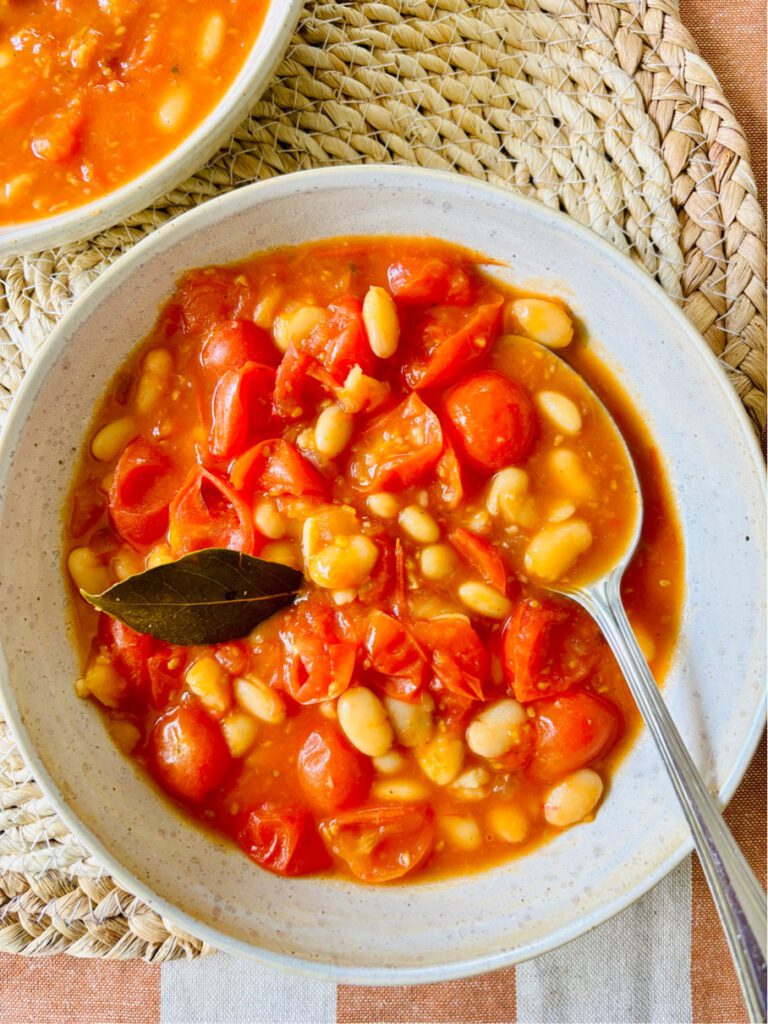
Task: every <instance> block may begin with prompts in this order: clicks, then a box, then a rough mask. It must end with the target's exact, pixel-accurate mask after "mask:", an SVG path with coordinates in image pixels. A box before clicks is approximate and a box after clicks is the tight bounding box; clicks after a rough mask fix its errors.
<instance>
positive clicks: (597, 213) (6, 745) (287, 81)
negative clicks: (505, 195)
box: [0, 0, 766, 961]
mask: <svg viewBox="0 0 768 1024" xmlns="http://www.w3.org/2000/svg"><path fill="white" fill-rule="evenodd" d="M273 2H275V3H278V2H279V0H273ZM359 162H399V163H409V164H417V165H420V166H424V167H437V168H443V169H452V170H455V171H458V172H461V173H463V174H470V175H473V176H475V177H478V178H482V179H485V180H488V181H492V182H495V183H498V184H502V185H506V186H508V187H510V188H513V189H516V190H518V191H520V192H522V193H524V194H526V195H529V196H533V197H535V198H537V199H539V200H541V201H542V202H544V203H546V204H547V205H548V206H551V207H555V208H558V207H559V208H560V209H562V210H565V211H566V212H567V213H569V214H570V215H571V216H572V217H575V218H576V219H577V220H579V221H581V222H582V223H584V224H587V225H588V226H589V227H591V228H592V229H593V230H595V231H596V232H597V233H598V234H600V235H602V236H603V237H604V238H607V239H608V240H609V241H611V242H612V243H613V244H614V245H615V246H616V247H617V248H619V249H621V250H622V251H623V252H626V253H628V254H629V255H630V256H631V257H632V258H633V259H634V260H636V261H637V262H638V263H640V264H642V266H644V267H645V268H646V269H647V271H648V273H649V274H651V275H652V276H654V277H655V278H656V279H657V280H658V281H659V282H660V283H661V285H662V286H663V287H664V288H665V289H666V291H667V292H668V293H669V294H670V295H672V296H673V297H674V298H675V299H676V300H677V301H679V302H680V303H681V304H682V306H683V308H684V309H685V311H686V313H687V314H688V316H689V317H690V319H691V320H692V321H693V323H694V324H695V325H696V326H697V327H698V328H699V330H700V331H701V332H702V334H703V335H704V337H705V338H706V339H707V341H708V342H709V344H710V345H711V347H712V349H713V350H714V351H715V353H716V354H717V355H718V356H719V357H720V359H721V360H722V362H723V364H724V365H725V367H726V368H727V370H728V373H729V375H730V378H731V380H732V381H733V384H734V387H735V388H736V390H737V392H738V394H739V395H740V397H741V399H742V401H743V402H744V405H745V407H746V409H747V411H748V412H749V415H750V416H751V418H752V421H753V422H754V424H755V427H756V429H757V430H761V429H764V427H765V408H766V406H765V225H764V220H763V216H762V213H761V211H760V207H759V205H758V203H757V199H756V189H755V182H754V179H753V175H752V171H751V169H750V166H749V153H748V147H747V144H746V141H745V138H744V134H743V132H742V130H741V128H740V126H739V124H738V122H737V121H736V120H735V118H734V116H733V113H732V111H731V109H730V107H729V105H728V103H727V101H726V100H725V98H724V96H723V94H722V92H721V90H720V87H719V85H718V82H717V80H716V78H715V76H714V75H713V73H712V71H711V69H710V68H709V66H708V65H707V64H706V63H705V62H704V61H703V60H702V59H701V57H700V56H699V54H698V51H697V48H696V44H695V43H694V41H693V39H692V38H691V36H690V35H689V34H688V32H687V30H686V29H685V28H684V27H683V25H682V24H681V22H680V21H679V18H678V12H677V6H676V4H675V2H674V0H640V2H638V0H631V2H618V0H608V2H601V3H593V2H589V0H477V2H469V0H379V2H369V3H366V2H355V3H353V2H322V0H309V2H308V3H307V5H306V8H305V11H304V14H303V17H302V20H301V23H300V25H299V28H298V30H297V33H296V35H295V37H294V39H293V41H292V44H291V48H290V50H289V51H288V53H287V55H286V57H285V59H284V60H283V62H282V64H281V65H280V68H279V70H278V73H277V76H276V78H275V80H274V82H273V84H272V87H271V88H270V89H269V90H268V91H267V92H266V93H265V95H264V96H263V98H262V99H261V100H260V102H259V103H257V104H256V106H255V107H254V109H253V111H252V113H251V116H250V117H249V119H248V120H247V121H245V122H244V123H243V124H242V125H241V126H240V128H239V129H238V130H237V132H236V133H235V135H234V137H233V138H232V140H231V141H230V143H229V144H228V145H227V146H226V147H225V148H224V149H222V150H221V151H220V152H219V153H218V154H217V155H216V157H215V158H214V159H213V160H212V161H211V162H210V163H209V164H208V165H207V166H206V167H205V168H204V169H203V170H202V171H201V172H200V173H199V174H197V175H195V177H193V178H191V179H189V180H188V181H187V182H185V183H184V184H183V185H182V186H180V187H179V188H178V189H176V190H175V191H174V192H172V193H171V194H170V195H168V196H166V197H165V198H164V199H163V200H162V201H161V202H159V203H157V204H156V205H155V206H154V207H152V208H150V209H147V210H145V211H143V212H142V213H140V214H137V215H136V216H135V217H133V218H131V219H130V220H129V221H127V222H126V223H124V224H121V225H119V226H118V227H116V228H113V229H112V230H109V231H106V232H104V233H103V234H101V235H99V236H98V237H96V238H95V239H93V240H91V241H90V242H83V243H80V244H78V245H72V246H68V247H67V248H66V249H59V250H53V251H48V252H45V253H41V254H39V255H35V256H27V257H23V258H15V259H6V260H5V261H2V262H0V316H1V317H2V326H0V418H1V417H3V416H4V414H5V411H6V410H7V408H8V406H9V404H10V400H11V397H12V395H13V392H14V391H15V390H16V388H17V387H18V385H19V383H20V381H21V379H22V377H23V375H24V372H25V371H26V369H27V367H28V366H29V364H30V362H31V360H32V359H33V358H34V354H35V351H36V350H37V348H38V346H39V345H40V343H41V342H42V341H43V339H44V338H45V337H46V335H47V334H48V332H49V331H50V329H51V328H52V326H53V325H54V324H55V323H56V321H57V320H58V318H59V317H60V316H61V315H62V313H64V311H65V310H66V309H67V308H68V307H69V306H70V305H71V303H72V301H73V299H75V298H76V297H77V296H78V295H79V294H81V293H82V292H83V290H84V289H85V288H87V287H88V285H89V284H90V283H91V282H92V281H93V280H94V279H95V278H96V277H97V276H98V274H99V273H100V271H102V270H103V269H104V268H105V267H106V266H107V265H108V264H109V263H111V262H112V261H113V260H114V259H115V258H116V257H117V256H119V255H120V253H121V252H123V251H125V250H126V249H127V248H129V247H130V246H131V245H132V244H133V243H134V242H136V241H137V240H138V239H140V238H141V237H143V236H144V235H145V234H147V233H148V232H150V231H151V230H152V229H153V228H154V227H156V226H157V225H158V224H160V223H161V222H162V221H164V220H166V219H167V218H169V217H172V216H175V215H176V214H178V213H181V212H183V211H184V210H187V209H189V208H190V207H192V206H195V205H197V204H198V203H200V202H203V201H204V200H206V199H208V198H210V197H211V196H214V195H216V194H217V193H220V192H221V191H224V190H227V189H230V188H232V187H236V186H238V185H241V184H245V183H247V182H251V181H254V180H257V179H262V178H268V177H271V176H273V175H276V174H283V173H285V172H288V171H296V170H301V169H304V168H309V167H318V166H325V165H329V164H339V163H359ZM340 231H343V225H340ZM0 950H3V951H14V952H23V953H27V954H29V955H43V954H52V953H59V952H64V951H66V952H69V953H72V954H74V955H77V956H99V957H108V958H114V959H125V958H131V957H143V958H144V959H147V960H153V961H159V960H164V959H169V958H174V957H180V956H188V955H195V954H198V953H200V952H204V951H205V947H204V946H203V944H202V943H200V942H198V941H197V940H196V939H193V938H192V937H191V936H189V935H186V934H184V933H181V932H180V931H179V930H178V929H177V928H175V927H173V926H172V925H171V924H169V923H168V922H166V921H164V920H162V919H161V918H160V917H159V916H158V915H157V914H155V913H154V912H153V911H151V910H150V909H149V908H148V907H147V906H146V905H144V904H143V903H142V902H141V901H140V900H138V899H136V898H135V897H133V896H131V895H130V894H129V893H127V892H125V891H124V890H122V889H121V888H119V887H118V886H117V885H116V883H115V882H114V881H113V880H112V879H110V878H109V877H108V876H106V875H105V874H104V873H103V872H102V871H100V869H99V866H98V864H96V863H95V862H94V861H93V860H92V858H91V857H90V856H89V854H88V852H87V851H86V850H84V849H83V848H82V847H81V846H80V844H79V843H78V842H77V841H76V840H75V839H74V837H73V836H72V835H71V834H70V833H69V832H68V831H67V829H66V828H65V827H64V825H63V824H62V823H61V821H60V820H59V819H58V818H57V816H56V815H55V814H54V813H53V811H52V809H51V807H50V806H49V804H48V803H47V801H46V800H45V798H44V797H43V796H42V795H41V793H40V790H39V789H38V787H37V786H36V784H35V782H34V781H33V779H32V778H31V776H30V774H29V772H28V770H27V769H26V768H25V766H24V764H23V762H22V760H21V757H20V756H19V754H18V751H17V750H16V748H15V747H14V745H13V742H12V740H11V739H10V736H9V735H8V732H7V730H6V729H5V727H4V726H3V724H2V721H1V720H0Z"/></svg>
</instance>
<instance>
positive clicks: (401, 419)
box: [349, 394, 443, 491]
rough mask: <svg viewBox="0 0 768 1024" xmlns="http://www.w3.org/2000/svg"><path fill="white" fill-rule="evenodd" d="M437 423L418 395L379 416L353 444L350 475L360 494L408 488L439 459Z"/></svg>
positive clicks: (439, 430) (440, 439)
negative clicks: (361, 492) (360, 491)
mask: <svg viewBox="0 0 768 1024" xmlns="http://www.w3.org/2000/svg"><path fill="white" fill-rule="evenodd" d="M442 449H443V432H442V429H441V427H440V421H439V420H438V418H437V416H435V414H434V413H433V412H432V410H431V409H430V408H429V407H428V406H426V405H425V404H424V402H422V400H421V399H420V398H419V396H418V395H415V394H413V395H409V396H408V398H406V399H405V401H403V402H401V403H400V405H398V406H396V408H394V409H392V410H390V412H386V413H384V414H383V415H382V416H378V417H377V418H376V419H375V420H373V422H372V423H370V424H369V425H368V426H367V427H366V428H365V430H363V432H362V434H360V436H359V437H358V439H357V441H356V442H355V443H354V444H353V445H352V449H351V452H350V459H349V476H350V478H351V480H352V483H353V484H354V485H355V486H356V487H359V488H360V490H362V491H371V490H382V489H395V488H398V487H400V488H403V487H409V486H410V485H411V484H414V483H416V482H417V481H418V480H419V479H421V477H422V476H424V474H425V473H426V472H427V471H428V470H429V469H431V468H432V466H434V464H435V463H436V462H437V460H438V459H439V458H440V453H441V452H442Z"/></svg>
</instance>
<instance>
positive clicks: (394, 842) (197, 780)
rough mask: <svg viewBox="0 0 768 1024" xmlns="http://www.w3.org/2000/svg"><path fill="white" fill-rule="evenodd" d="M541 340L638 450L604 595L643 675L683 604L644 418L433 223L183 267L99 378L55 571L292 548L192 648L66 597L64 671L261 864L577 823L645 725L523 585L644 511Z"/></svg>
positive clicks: (607, 547)
mask: <svg viewBox="0 0 768 1024" xmlns="http://www.w3.org/2000/svg"><path fill="white" fill-rule="evenodd" d="M537 339H540V340H542V341H544V342H546V344H545V345H543V344H536V343H535V342H536V340H537ZM555 348H557V354H555V351H554V349H555ZM560 357H562V359H564V360H566V361H567V362H568V363H570V364H571V365H572V366H573V367H574V368H576V369H577V370H578V371H579V372H580V373H581V374H582V375H583V377H584V378H585V379H586V380H588V381H589V382H590V384H591V385H592V386H593V387H594V388H595V389H596V391H597V392H598V394H599V395H600V396H601V397H602V399H603V400H604V402H605V404H606V406H607V407H608V408H609V409H610V411H611V412H612V414H613V415H614V416H615V417H616V419H617V421H618V423H619V425H620V427H621V429H622V431H623V433H624V435H625V437H626V439H627V441H628V443H629V446H630V448H631V451H632V454H633V456H634V459H635V462H636V466H637V471H638V475H639V479H640V484H641V489H642V493H643V499H644V506H645V515H644V521H643V530H642V537H641V541H640V545H639V548H638V551H637V554H636V556H635V558H634V560H633V562H632V565H631V566H630V568H629V570H628V572H627V574H626V578H625V581H624V587H623V596H624V601H625V606H626V608H627V612H628V615H629V617H630V620H631V622H632V624H633V628H634V629H635V631H636V635H637V637H638V640H639V642H640V644H641V647H642V648H643V650H644V652H645V653H646V655H647V657H648V659H649V662H650V664H651V666H652V669H653V671H654V673H655V675H656V678H657V679H658V680H659V681H661V679H662V678H663V676H664V674H665V672H666V670H667V668H668V666H669V663H670V661H671V658H672V654H673V651H674V646H675V640H676V636H677V631H678V627H679V621H680V612H681V604H682V593H683V547H682V539H681V535H680V529H679V525H678V522H677V518H676V515H675V510H674V506H673V503H672V499H671V495H670V492H669V488H668V485H667V482H666V479H665V475H664V470H663V466H662V463H661V459H660V457H659V454H658V451H657V449H656V448H655V445H654V443H653V439H652V438H651V437H650V436H649V434H648V431H647V429H646V427H645V425H644V423H643V420H642V417H641V415H640V413H639V412H638V411H637V410H636V409H634V408H633V406H632V404H631V403H630V401H629V400H628V398H627V396H626V394H625V393H624V391H623V390H622V389H621V387H620V385H619V384H618V383H617V381H616V380H615V378H614V377H613V376H612V375H611V373H610V371H609V370H608V369H607V368H606V367H605V366H604V365H603V364H602V363H601V362H600V361H599V360H598V359H597V357H596V356H595V353H594V351H593V349H592V347H591V346H590V344H589V341H588V339H587V338H585V337H584V336H583V334H582V333H581V332H580V330H579V328H578V326H576V325H574V323H573V321H572V318H571V317H570V314H569V313H568V310H567V309H566V307H565V306H564V305H563V303H562V302H561V301H560V300H558V299H547V298H546V297H544V296H533V295H528V294H526V293H523V292H521V291H519V290H516V289H514V288H510V287H507V286H502V285H500V284H499V282H498V281H496V280H494V279H493V278H492V277H489V276H486V275H484V274H482V273H480V272H479V270H478V268H477V260H476V258H475V257H474V256H473V255H472V254H469V253H466V252H464V251H462V250H460V249H457V248H455V247H452V246H448V245H446V244H444V243H439V242H433V241H423V240H415V239H394V238H393V239H369V240H360V239H341V240H335V241H332V242H326V243H320V244H313V245H307V246H302V247H300V248H296V249H285V250H276V251H273V252H268V253H264V254H261V255H258V256H255V257H254V258H253V259H251V260H248V261H246V262H244V263H241V264H238V265H232V266H227V267H210V268H206V269H203V270H195V271H191V272H190V273H188V274H186V275H185V276H184V277H183V278H182V279H181V280H180V282H179V284H178V286H177V289H176V292H175V294H174V296H173V297H172V299H171V301H170V302H169V303H168V305H167V306H166V307H165V308H164V309H163V310H162V312H161V314H160V316H159V319H158V321H157V324H156V326H155V328H154V330H153V332H152V334H151V336H150V337H149V338H148V339H147V340H146V342H145V343H144V344H143V345H142V346H140V348H139V350H138V351H137V352H136V353H134V354H133V355H132V356H131V357H130V358H129V360H128V361H127V363H126V364H125V366H124V367H123V369H122V370H121V371H120V373H119V374H118V375H117V376H116V378H115V380H114V382H113V384H112V386H111V388H110V391H109V393H108V394H107V396H106V397H105V399H104V401H103V403H102V405H101V407H100V409H99V410H98V412H97V414H96V417H95V420H94V422H93V424H92V427H91V431H90V442H89V447H88V450H87V451H86V452H85V454H84V456H83V459H82V462H81V465H80V467H79V469H78V471H77V475H76V479H75V482H74V486H73V490H72V494H71V496H70V501H69V505H68V513H67V515H68V518H67V528H66V548H67V550H68V552H69V554H68V566H69V572H70V575H71V577H72V579H73V581H74V583H75V585H76V588H77V587H80V588H82V589H83V590H85V591H87V592H90V593H97V592H100V591H101V590H104V589H106V587H107V586H109V585H111V584H112V583H114V582H116V581H117V580H119V579H124V578H126V577H127V576H130V575H133V574H135V573H139V572H141V571H143V570H144V569H145V568H151V567H153V566H157V565H162V564H164V563H167V562H168V561H170V560H172V559H174V558H178V557H181V556H183V555H185V554H187V553H189V552H191V551H195V550H199V549H201V548H206V547H229V548H235V549H237V550H242V551H245V552H246V553H248V554H252V555H258V556H260V557H261V558H263V559H266V560H269V561H275V562H282V563H284V564H288V565H293V566H294V567H296V568H299V569H301V570H302V572H303V573H304V577H305V587H304V588H303V589H302V591H301V593H300V596H299V598H298V599H297V600H296V601H295V603H294V604H293V605H292V606H290V607H288V608H285V609H284V610H282V611H280V612H278V613H277V614H275V615H274V616H272V617H271V618H269V619H267V620H266V621H264V622H262V623H261V624H260V625H259V626H258V627H257V628H256V629H255V630H254V631H253V632H252V633H251V634H250V635H249V636H247V637H245V638H239V639H237V638H236V639H233V640H232V641H230V642H227V643H221V644H216V645H208V646H200V647H179V646H174V645H171V644H168V643H163V642H161V641H159V640H156V639H154V638H152V637H150V636H144V635H141V634H138V633H135V632H134V631H133V630H131V629H129V628H128V627H127V626H124V625H123V624H121V623H120V622H118V621H117V620H113V619H110V618H108V617H107V616H106V615H103V614H102V615H97V614H96V613H95V612H94V611H93V609H92V608H90V606H88V605H86V603H85V602H84V601H83V600H82V599H80V598H79V597H75V599H74V604H75V609H76V613H77V620H78V628H79V633H80V637H81V641H82V645H83V650H84V652H86V653H85V662H86V664H85V670H84V674H83V677H82V678H81V679H80V680H78V684H77V690H78V693H79V694H80V695H81V696H84V697H90V698H93V699H95V700H96V701H97V702H99V704H100V706H101V707H102V708H103V710H104V713H105V715H106V719H107V724H108V727H109V728H110V730H111V732H112V734H113V737H114V739H115V741H116V743H117V744H118V745H119V746H120V747H121V749H123V750H124V751H125V752H126V753H128V754H130V755H131V756H133V757H134V758H135V759H136V761H137V763H138V764H139V765H141V766H142V767H143V768H144V769H146V770H147V771H148V772H149V773H150V774H151V775H152V776H153V777H154V779H155V780H156V782H157V783H158V785H159V786H160V787H161V788H162V789H163V790H164V791H165V792H166V793H168V794H169V795H170V796H171V797H173V798H174V799H175V800H176V801H177V803H178V805H179V806H180V807H183V808H184V810H185V811H186V812H187V813H190V814H192V815H194V816H195V817H196V818H197V819H198V820H199V821H200V822H201V824H204V825H206V826H208V827H214V828H216V829H218V830H221V831H223V832H225V833H227V834H228V835H230V836H231V837H232V838H233V839H234V840H235V842H237V843H238V844H239V845H240V846H241V847H242V848H243V849H244V851H245V852H246V853H247V854H248V855H249V856H251V857H252V858H253V859H254V860H255V861H256V862H257V863H258V864H260V865H261V866H262V867H264V868H267V869H268V870H272V871H274V872H277V873H279V874H286V875H302V874H308V873H316V872H333V873H334V874H338V875H342V876H351V877H353V878H356V879H359V880H362V881H365V882H373V883H378V882H388V881H394V880H396V879H399V878H407V879H409V880H412V879H414V878H417V877H418V878H434V877H439V876H444V875H450V874H455V873H460V872H466V871H473V870H478V869H480V868H484V867H487V866H490V865H492V864H494V863H498V862H500V861H502V860H504V859H507V858H509V857H511V856H514V855H519V854H520V853H527V852H529V851H531V850H532V849H533V848H534V847H535V846H537V845H538V844H540V843H542V842H543V841H545V840H547V839H548V838H551V837H552V836H553V835H556V834H557V833H558V832H559V831H561V830H562V829H563V828H566V827H570V826H571V825H578V824H579V823H582V822H588V821H591V820H592V818H593V817H594V815H595V814H596V813H597V814H599V802H600V799H601V797H602V794H603V791H604V788H606V787H607V786H608V785H609V783H610V778H611V774H612V773H613V772H614V771H615V770H616V767H617V765H618V763H619V761H620V758H621V757H622V756H623V754H624V752H625V751H626V749H627V748H628V746H629V745H630V744H631V742H632V739H633V737H634V735H635V733H636V731H637V728H638V725H639V721H638V715H637V711H636V709H635V707H634V704H633V702H632V700H631V697H630V695H629V693H628V690H627V688H626V684H625V683H624V680H623V678H622V676H621V673H620V671H619V669H618V666H617V665H616V663H615V661H614V659H613V656H612V655H611V654H610V652H609V650H608V649H607V646H606V644H605V642H604V641H603V639H602V638H601V636H600V634H599V631H598V630H597V627H596V626H595V625H594V623H593V622H592V621H591V620H590V619H589V617H588V616H587V615H586V614H585V613H584V612H582V611H580V610H579V609H578V608H577V607H576V606H575V605H573V604H572V603H570V602H568V601H566V600H565V599H563V598H559V597H554V596H552V595H551V594H550V593H548V592H547V589H546V587H547V584H551V585H553V586H567V585H568V584H569V583H570V584H573V583H576V582H579V581H580V580H584V579H586V578H589V577H593V576H596V575H598V574H600V573H602V572H603V571H604V570H605V569H606V567H607V566H609V565H610V564H612V562H613V561H615V560H616V558H617V557H618V555H620V553H621V552H622V551H623V550H624V548H625V547H626V544H627V541H628V538H629V537H630V536H631V535H632V532H633V530H634V524H635V521H636V515H637V511H638V506H637V496H636V494H635V490H634V483H633V477H632V474H631V471H630V468H629V466H628V464H627V462H626V458H625V456H624V452H623V448H622V445H621V442H620V439H619V438H618V437H617V435H616V433H615V431H614V429H613V427H612V425H611V423H610V420H609V419H608V417H607V416H606V415H605V413H604V411H603V409H602V407H601V406H600V404H599V403H597V402H595V400H594V398H593V397H592V396H591V395H590V393H589V391H588V390H587V389H586V387H585V386H584V385H583V383H582V382H581V380H580V379H579V378H575V377H573V375H572V374H571V373H570V372H569V371H568V369H567V367H566V366H565V365H564V364H563V362H562V361H561V358H560Z"/></svg>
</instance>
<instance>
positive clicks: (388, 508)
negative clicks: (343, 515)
mask: <svg viewBox="0 0 768 1024" xmlns="http://www.w3.org/2000/svg"><path fill="white" fill-rule="evenodd" d="M365 504H366V505H367V506H368V510H369V511H370V512H372V513H373V514H374V515H375V516H378V517H379V518H380V519H394V518H395V516H396V515H397V513H398V512H399V511H400V502H399V501H398V500H397V498H396V497H395V496H394V494H389V493H388V492H387V491H380V492H377V493H376V494H369V495H368V497H367V498H366V501H365Z"/></svg>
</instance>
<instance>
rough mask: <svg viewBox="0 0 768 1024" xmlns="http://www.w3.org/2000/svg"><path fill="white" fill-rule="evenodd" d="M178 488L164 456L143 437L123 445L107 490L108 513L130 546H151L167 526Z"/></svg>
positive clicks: (172, 470)
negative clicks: (171, 505) (169, 512)
mask: <svg viewBox="0 0 768 1024" xmlns="http://www.w3.org/2000/svg"><path fill="white" fill-rule="evenodd" d="M177 486H178V477H177V474H176V471H175V467H174V466H173V463H172V462H171V459H170V458H169V456H168V455H166V453H165V452H164V451H163V450H162V449H161V448H159V447H158V446H157V445H154V444H150V442H149V441H145V440H144V439H143V438H140V437H139V438H136V439H135V440H133V441H131V442H130V444H128V445H126V447H125V449H124V450H123V454H122V455H121V456H120V458H119V459H118V462H117V466H116V467H115V475H114V479H113V481H112V486H111V488H110V490H109V514H110V516H111V519H112V522H113V523H114V525H115V528H116V529H117V530H118V531H119V533H120V535H121V536H122V537H124V538H125V540H127V541H128V543H129V544H151V543H152V541H154V540H157V538H158V537H160V536H161V534H163V533H164V532H165V530H166V528H167V526H168V507H169V505H170V502H171V499H172V498H173V495H174V493H175V490H176V487H177Z"/></svg>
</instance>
